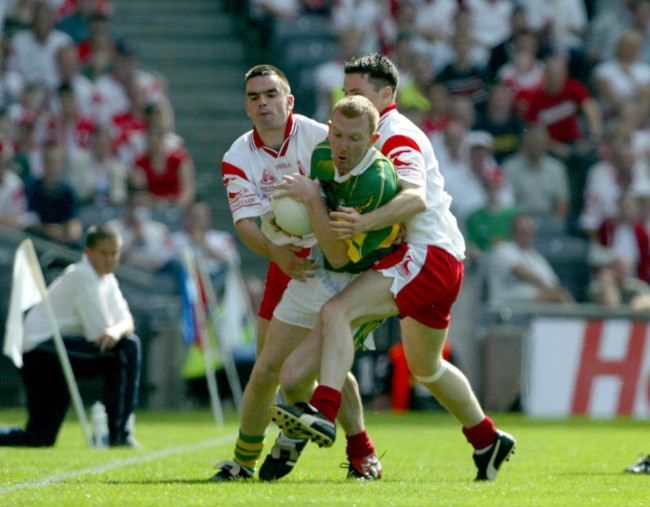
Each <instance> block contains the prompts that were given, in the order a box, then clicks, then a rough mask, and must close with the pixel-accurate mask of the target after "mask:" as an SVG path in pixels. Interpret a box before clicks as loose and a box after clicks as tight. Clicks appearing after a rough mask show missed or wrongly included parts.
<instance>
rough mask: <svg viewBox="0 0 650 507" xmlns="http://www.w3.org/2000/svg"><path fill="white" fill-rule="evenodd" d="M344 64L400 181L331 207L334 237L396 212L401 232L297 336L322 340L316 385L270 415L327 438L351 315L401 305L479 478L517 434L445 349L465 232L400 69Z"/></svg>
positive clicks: (408, 334) (410, 342)
mask: <svg viewBox="0 0 650 507" xmlns="http://www.w3.org/2000/svg"><path fill="white" fill-rule="evenodd" d="M344 70H345V80H344V84H343V91H344V93H345V94H346V95H363V96H365V97H367V98H368V99H370V101H371V102H372V103H373V104H374V105H375V107H377V109H378V110H379V111H380V112H381V117H380V122H379V129H378V132H379V134H380V138H379V140H378V141H377V142H376V143H375V146H376V147H377V148H378V149H380V150H381V152H382V153H383V154H384V155H386V156H387V157H388V158H390V159H391V160H392V161H393V164H394V166H395V170H396V172H397V176H398V179H399V184H400V186H401V188H402V190H401V192H399V193H398V194H397V196H396V197H394V198H393V199H392V200H391V201H390V202H389V203H387V204H386V205H384V206H381V207H379V208H377V209H376V210H374V211H372V212H369V213H366V214H363V215H361V214H359V213H357V212H356V211H355V210H354V209H352V208H340V211H339V212H336V213H332V214H331V217H332V222H331V223H330V226H331V227H332V229H333V230H335V231H337V232H338V233H339V234H340V237H343V238H352V237H355V236H357V235H358V234H360V233H362V232H364V231H369V230H376V229H378V228H381V227H386V226H387V225H390V224H392V223H396V222H402V223H404V224H405V228H406V235H405V238H404V242H403V243H402V244H401V245H399V247H397V248H396V249H395V250H394V251H393V252H392V253H391V254H388V255H387V256H386V257H384V258H383V259H381V260H380V261H379V262H378V263H377V264H376V265H375V266H374V267H373V269H371V270H368V271H367V272H365V273H363V274H362V275H360V276H359V277H358V278H357V279H356V280H355V281H354V282H352V283H351V284H350V285H349V286H348V287H347V288H346V289H344V290H343V291H342V292H341V293H339V294H338V295H337V296H335V297H333V298H332V299H330V300H329V301H328V302H327V303H326V304H325V306H324V307H323V309H322V310H321V333H313V334H312V335H311V336H310V337H309V338H308V339H307V341H306V342H304V343H303V345H301V347H304V348H307V347H311V349H313V340H321V343H320V350H321V355H320V356H321V357H320V380H319V382H320V385H319V386H318V387H317V388H316V391H315V392H314V394H313V396H312V398H311V402H310V404H306V403H300V404H297V405H296V406H295V407H290V406H286V405H276V407H274V409H273V419H274V421H275V422H276V423H277V424H278V425H279V426H281V427H282V428H283V429H285V431H291V432H293V433H296V434H302V435H303V436H306V437H308V438H311V439H312V440H314V441H315V442H317V443H319V444H320V445H323V446H329V445H332V443H333V442H334V439H335V437H336V425H335V422H334V421H335V419H336V415H337V413H338V410H339V407H340V404H341V386H342V382H343V380H344V379H345V376H346V374H347V372H348V371H349V369H350V368H351V366H352V362H353V359H354V343H353V339H352V334H351V327H352V324H353V323H354V325H359V324H361V323H362V322H366V321H370V320H374V319H378V318H383V317H387V316H390V315H397V314H399V316H400V319H401V321H400V324H401V331H402V342H403V345H404V353H405V354H406V359H407V361H408V364H409V368H410V370H411V372H412V373H413V375H414V376H415V378H416V379H418V380H419V381H420V382H422V383H423V384H424V385H425V386H426V387H427V388H428V389H429V390H430V391H431V393H432V394H433V395H434V396H435V397H436V398H437V399H438V401H440V403H441V404H442V405H443V406H444V407H445V408H447V410H448V411H449V412H450V413H451V414H452V415H454V417H456V419H458V420H459V421H460V422H461V424H462V425H463V433H464V434H465V436H466V438H467V440H468V442H469V443H470V444H471V445H472V446H473V447H474V449H475V451H474V461H475V464H476V466H477V468H478V474H477V476H476V480H494V479H496V475H497V471H498V468H499V466H500V465H501V463H502V462H503V461H504V460H506V459H507V458H508V457H509V456H510V454H511V453H512V451H513V450H514V446H515V440H514V438H513V437H512V436H510V435H508V434H507V433H505V432H502V431H498V430H496V429H495V427H494V423H493V422H492V420H491V419H490V418H489V417H487V416H486V415H485V413H484V412H483V410H482V408H481V406H480V404H479V403H478V400H477V399H476V396H475V395H474V392H473V391H472V388H471V386H470V384H469V382H468V381H467V378H466V377H465V375H464V374H463V373H462V372H461V371H460V370H458V369H457V368H456V367H454V366H453V365H451V364H450V363H448V362H447V361H445V360H443V358H442V350H443V345H444V342H445V339H446V337H447V330H448V327H449V322H450V311H451V307H452V305H453V303H454V301H455V300H456V297H457V296H458V293H459V291H460V287H461V283H462V279H463V263H462V261H463V259H464V256H465V242H464V240H463V237H462V234H461V233H460V231H459V230H458V227H457V225H456V219H455V218H454V216H453V215H452V214H451V212H450V211H449V205H450V203H451V197H450V196H449V194H447V193H446V192H445V190H444V180H443V177H442V175H441V174H440V170H439V168H438V162H437V160H436V157H435V155H434V153H433V148H432V147H431V143H430V142H429V140H428V139H427V137H426V136H425V135H424V133H423V132H422V131H421V130H420V129H419V128H417V127H416V126H415V125H414V124H413V123H412V122H411V121H410V120H409V119H407V118H406V117H405V116H404V115H402V114H401V113H399V112H398V111H397V109H396V106H395V93H396V90H397V85H398V82H399V75H398V72H397V69H396V67H395V65H394V64H393V63H392V62H391V61H390V60H389V59H388V58H386V57H385V56H383V55H379V54H373V55H369V56H364V57H360V58H355V59H353V60H351V61H349V62H346V64H345V68H344ZM304 355H305V354H304V353H302V350H300V348H299V349H297V350H296V352H295V353H294V354H292V356H290V357H289V359H288V360H287V362H286V363H285V366H284V367H283V371H282V373H281V376H280V377H281V382H282V383H284V382H287V383H288V382H290V381H291V382H293V381H295V379H297V378H298V379H299V378H300V376H301V372H302V371H305V370H306V369H308V368H309V366H308V365H306V364H305V361H304ZM296 358H301V359H300V361H298V360H297V359H296ZM287 387H289V386H287Z"/></svg>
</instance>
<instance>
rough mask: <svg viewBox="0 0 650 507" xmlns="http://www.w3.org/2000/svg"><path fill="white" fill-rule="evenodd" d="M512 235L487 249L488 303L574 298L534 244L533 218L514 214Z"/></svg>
mask: <svg viewBox="0 0 650 507" xmlns="http://www.w3.org/2000/svg"><path fill="white" fill-rule="evenodd" d="M511 235H512V240H511V241H502V242H501V243H499V244H498V245H497V246H496V247H494V248H493V249H492V252H491V253H490V258H489V268H488V290H489V299H490V303H492V304H497V305H503V304H509V303H524V302H540V303H572V302H574V299H573V296H572V295H571V294H570V293H569V291H568V290H567V289H566V288H564V287H563V286H562V285H560V281H559V279H558V277H557V275H556V274H555V271H554V270H553V268H552V267H551V265H550V264H549V263H548V261H547V260H546V259H545V258H544V256H542V255H541V254H540V253H539V252H538V251H537V250H535V249H534V248H533V244H534V243H535V239H536V237H537V232H536V226H535V221H534V220H533V218H532V217H531V216H529V215H525V214H522V215H518V216H517V217H515V218H514V219H513V221H512V224H511Z"/></svg>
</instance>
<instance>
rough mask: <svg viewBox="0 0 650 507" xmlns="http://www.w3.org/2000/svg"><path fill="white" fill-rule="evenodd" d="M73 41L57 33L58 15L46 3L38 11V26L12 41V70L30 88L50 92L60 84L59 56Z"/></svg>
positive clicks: (24, 31)
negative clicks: (45, 88)
mask: <svg viewBox="0 0 650 507" xmlns="http://www.w3.org/2000/svg"><path fill="white" fill-rule="evenodd" d="M72 44H73V42H72V39H71V38H70V37H69V36H68V35H66V34H65V33H63V32H60V31H58V30H54V13H53V11H52V8H51V7H50V6H49V5H48V4H47V3H45V2H43V3H39V4H38V6H37V7H36V12H35V16H34V23H33V25H32V28H31V29H30V30H22V31H20V32H18V33H17V34H16V35H14V36H13V38H12V39H11V54H10V57H9V61H8V67H9V69H10V70H12V71H15V72H17V73H18V74H20V75H21V76H22V77H23V79H24V80H25V83H26V84H27V85H30V84H34V83H45V84H47V86H48V87H49V88H50V90H55V89H56V87H57V86H58V84H59V74H58V71H57V68H56V55H57V53H58V52H59V50H60V49H61V48H62V47H64V46H69V45H72Z"/></svg>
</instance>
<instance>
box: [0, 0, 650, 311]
mask: <svg viewBox="0 0 650 507" xmlns="http://www.w3.org/2000/svg"><path fill="white" fill-rule="evenodd" d="M230 4H232V2H230ZM237 4H238V9H240V10H241V9H242V8H243V9H245V10H246V17H247V19H248V22H249V23H250V26H251V27H254V29H255V33H257V34H258V35H259V38H260V39H261V40H265V39H264V37H267V36H269V37H270V36H271V35H272V34H273V31H274V27H275V24H276V23H277V22H278V21H280V20H287V19H288V20H296V19H297V18H299V17H304V16H311V17H318V18H319V19H320V20H321V21H322V24H323V25H326V26H327V27H328V28H329V29H330V30H331V33H333V34H334V36H335V37H336V50H337V56H336V57H334V58H332V59H326V60H325V59H324V60H323V61H314V62H312V64H311V65H312V66H311V68H312V69H313V71H312V72H313V76H312V79H313V82H314V83H315V89H316V95H315V100H314V104H313V108H312V109H313V116H314V117H315V118H316V119H317V120H320V121H326V120H327V119H328V116H329V110H330V108H331V105H332V104H333V103H334V102H336V101H337V100H338V99H339V98H340V97H341V83H342V81H343V62H344V61H345V60H346V59H348V58H350V57H351V56H355V55H360V54H366V53H370V52H382V53H385V54H387V55H389V57H390V58H391V59H392V60H393V61H394V62H396V64H397V66H398V68H399V70H400V75H401V84H400V88H399V90H398V96H397V103H398V107H399V108H400V109H401V111H402V112H404V113H405V114H407V115H408V116H409V117H410V118H411V119H412V120H413V121H414V122H415V123H416V124H417V125H418V126H420V127H421V128H422V130H424V131H425V132H426V133H427V135H428V136H429V137H430V139H431V142H432V144H433V146H434V149H435V152H436V155H437V157H438V160H439V163H440V169H441V172H442V174H443V176H444V177H445V181H446V189H447V191H448V192H449V193H450V194H451V196H452V198H453V201H452V211H453V212H454V214H455V215H456V217H457V219H458V221H459V224H460V226H461V228H462V229H463V231H464V233H465V236H466V239H467V243H468V259H469V261H470V262H472V263H474V264H476V265H479V266H491V265H492V264H491V263H497V264H498V263H499V262H502V261H503V259H504V258H505V257H507V256H505V257H504V256H503V255H496V254H495V253H494V252H495V247H496V245H497V244H499V243H503V242H507V243H510V244H511V246H513V244H514V245H515V246H516V245H517V243H516V241H515V239H516V236H517V235H516V234H513V219H514V218H515V217H516V216H518V215H520V214H521V213H525V214H527V215H530V216H531V217H532V218H533V219H534V220H533V225H532V226H531V227H532V229H531V230H530V231H529V232H528V234H529V235H532V240H531V241H527V242H526V241H524V243H530V244H529V246H526V247H525V246H522V245H523V244H524V243H522V244H520V245H519V246H518V247H516V248H515V247H514V246H513V248H514V250H515V251H516V252H517V253H518V259H519V261H520V262H523V263H524V264H525V263H527V262H528V263H529V266H528V268H529V271H530V273H527V274H526V276H528V277H529V278H530V277H531V276H532V278H530V279H529V280H527V283H531V281H532V283H533V284H535V285H537V286H538V289H540V291H539V292H538V294H541V293H544V294H551V293H553V291H548V290H546V289H549V288H552V287H556V288H559V287H560V286H561V282H562V280H557V279H556V278H553V277H549V278H548V279H546V277H545V276H544V273H543V271H544V270H542V271H540V272H539V273H538V275H539V276H537V275H536V274H535V273H536V272H535V270H536V269H537V268H538V266H537V264H538V263H537V262H536V261H532V260H531V258H533V257H535V258H536V253H537V252H535V251H534V250H535V248H534V247H535V245H536V243H535V235H536V231H535V227H548V224H549V223H550V224H559V226H558V228H557V231H558V235H561V236H563V237H564V236H567V235H571V236H574V237H579V238H584V239H585V241H588V242H589V244H590V250H589V257H588V261H589V263H590V266H591V267H592V274H593V283H592V285H591V286H590V288H589V290H585V291H584V298H585V299H589V300H596V301H601V302H604V301H615V302H616V301H619V302H620V301H622V300H629V297H627V296H626V295H625V294H627V292H628V291H627V289H626V287H635V288H637V289H638V288H639V287H640V288H642V289H643V290H641V292H646V291H647V286H646V285H645V283H646V282H648V279H649V278H650V263H649V260H650V253H649V251H650V246H649V245H648V228H649V227H650V167H649V164H650V162H649V160H650V125H649V124H648V121H647V118H648V112H649V109H650V38H649V37H648V33H649V32H650V0H617V1H614V0H613V1H602V0H601V1H599V0H591V1H585V0H563V1H561V2H549V1H546V0H518V1H512V0H387V1H376V0H333V1H327V0H249V1H248V2H241V3H237ZM2 9H3V10H2V12H1V13H0V17H1V18H2V21H3V37H2V42H3V43H2V48H1V51H0V224H3V225H6V226H10V227H15V228H20V229H24V230H28V231H30V232H32V233H35V234H40V235H43V236H45V237H47V238H49V239H51V240H54V241H57V242H60V243H63V244H66V245H69V246H72V247H79V246H80V245H81V242H80V241H81V237H82V235H83V227H82V222H81V220H80V218H79V213H80V209H82V208H83V207H84V206H92V205H102V204H111V205H118V206H121V207H122V208H121V209H123V210H124V212H123V215H122V216H121V217H119V221H118V222H115V223H116V224H120V225H121V227H122V231H121V232H122V234H123V236H125V237H127V238H131V240H130V241H127V242H125V249H126V250H125V254H126V255H125V262H126V263H128V262H129V259H142V258H143V257H144V258H147V255H146V253H147V252H151V253H153V254H155V255H153V256H152V258H151V259H148V258H147V261H146V262H140V263H139V264H137V262H136V261H133V262H136V264H135V265H137V266H138V267H141V268H144V269H153V270H156V269H159V268H160V266H164V265H165V263H166V261H167V260H169V259H170V258H172V257H173V256H175V255H177V254H178V245H177V244H176V243H175V241H174V239H173V237H172V234H171V231H170V230H169V229H168V228H167V226H166V225H165V224H164V223H162V222H159V221H156V220H154V219H152V210H154V209H160V208H166V207H167V208H173V209H174V210H177V211H178V213H179V214H181V213H183V212H185V211H186V210H187V209H188V206H189V205H190V204H192V203H193V202H195V201H196V200H197V195H196V183H195V175H194V165H193V161H192V157H191V154H190V153H188V151H187V150H186V149H185V147H184V142H183V139H182V138H181V137H180V136H178V135H177V134H176V133H175V131H174V114H173V109H172V105H171V104H170V101H169V100H168V97H167V93H166V89H165V80H164V77H163V76H160V75H158V74H156V73H155V72H148V71H145V70H143V69H142V68H141V67H140V65H139V64H138V55H137V48H136V47H135V45H134V43H133V41H132V40H129V39H127V38H123V37H120V35H119V27H115V26H113V23H112V6H111V3H110V1H108V0H40V1H37V0H13V1H9V2H4V3H3V4H2ZM266 47H267V48H271V45H269V44H267V45H266ZM266 56H267V57H268V58H269V60H275V61H278V62H280V63H281V62H282V59H281V58H280V56H279V55H273V54H268V55H266ZM256 63H258V62H256ZM299 84H300V83H293V86H294V88H297V87H298V86H299ZM296 91H298V90H296ZM133 203H136V204H133ZM208 211H209V208H208ZM208 215H210V213H208ZM186 223H187V221H186ZM524 223H525V222H524ZM207 227H208V228H209V227H210V225H209V221H208V225H207ZM187 234H194V236H195V239H194V241H195V243H197V244H198V243H201V242H202V244H203V245H207V243H206V242H205V240H204V239H202V236H205V234H203V233H202V234H199V233H197V232H187ZM221 239H222V242H221V243H219V242H214V241H213V243H214V245H213V246H212V247H211V248H210V249H209V251H210V252H211V253H210V255H211V256H212V257H213V258H214V259H215V260H217V261H218V259H221V261H222V262H229V261H227V259H226V257H227V256H226V255H222V254H221V253H220V250H222V249H224V251H225V250H228V248H231V247H232V244H233V240H232V238H231V237H230V236H228V235H223V236H221ZM545 239H546V238H545ZM181 243H182V242H181ZM501 247H503V245H501ZM206 248H207V247H206ZM138 250H139V251H140V253H141V255H139V254H138ZM534 254H535V255H534ZM542 257H543V256H542ZM513 262H514V261H513ZM492 267H493V268H494V269H489V271H490V272H492V273H496V272H498V271H499V269H498V268H499V266H498V265H497V266H492ZM501 267H502V266H501ZM544 269H545V270H548V267H545V268H544ZM505 271H506V272H508V271H507V270H505ZM560 292H561V291H560ZM636 292H639V290H636ZM601 293H605V294H608V295H609V297H608V298H603V297H600V296H599V294H601ZM615 293H618V296H617V297H615V296H611V294H615ZM561 294H562V297H554V298H552V299H551V300H552V301H564V300H572V299H576V296H577V294H576V293H575V291H574V293H573V294H572V296H573V298H568V297H565V296H566V294H565V293H564V292H561ZM577 299H582V293H581V295H578V297H577ZM540 300H546V298H541V299H540ZM608 304H612V303H611V302H610V303H608Z"/></svg>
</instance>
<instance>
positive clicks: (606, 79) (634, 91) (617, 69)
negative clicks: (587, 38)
mask: <svg viewBox="0 0 650 507" xmlns="http://www.w3.org/2000/svg"><path fill="white" fill-rule="evenodd" d="M644 37H645V35H644V34H641V33H639V32H637V31H635V30H627V31H625V32H623V33H622V34H621V36H620V37H619V39H618V41H617V42H616V50H615V56H614V58H612V59H611V60H607V61H605V62H603V63H601V64H599V65H598V66H596V68H595V69H594V70H593V78H594V85H595V88H596V91H597V93H598V97H599V98H600V102H601V105H602V107H603V115H604V117H605V118H611V117H612V116H614V115H615V114H616V113H617V112H618V111H619V110H620V108H621V106H622V104H623V102H624V101H625V100H632V101H634V102H635V103H636V105H637V107H638V108H639V110H640V114H641V115H642V116H647V114H648V111H649V107H650V65H649V64H647V63H645V62H643V61H642V60H641V59H640V51H641V45H642V44H643V39H644Z"/></svg>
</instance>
